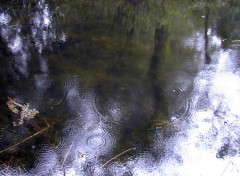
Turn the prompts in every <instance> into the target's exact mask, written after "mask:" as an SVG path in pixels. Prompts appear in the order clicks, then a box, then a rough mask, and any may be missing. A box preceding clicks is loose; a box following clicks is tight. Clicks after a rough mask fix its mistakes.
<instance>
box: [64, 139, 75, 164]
mask: <svg viewBox="0 0 240 176" xmlns="http://www.w3.org/2000/svg"><path fill="white" fill-rule="evenodd" d="M72 146H73V142H72V144H71V145H70V147H69V149H68V151H67V153H66V154H65V157H64V159H63V162H62V165H61V167H63V165H64V163H65V161H66V159H67V157H68V155H69V153H70V151H71V149H72Z"/></svg>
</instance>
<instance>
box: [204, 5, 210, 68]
mask: <svg viewBox="0 0 240 176" xmlns="http://www.w3.org/2000/svg"><path fill="white" fill-rule="evenodd" d="M208 22H209V7H206V15H205V23H204V40H205V48H204V49H205V63H206V64H210V63H211V57H210V56H209V53H208Z"/></svg>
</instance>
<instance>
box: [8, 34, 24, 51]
mask: <svg viewBox="0 0 240 176" xmlns="http://www.w3.org/2000/svg"><path fill="white" fill-rule="evenodd" d="M22 46H23V45H22V39H21V37H20V36H19V35H17V36H16V37H15V38H13V39H12V41H11V43H10V44H9V45H8V47H9V48H10V49H11V50H12V52H13V53H16V52H18V51H20V50H21V49H22Z"/></svg>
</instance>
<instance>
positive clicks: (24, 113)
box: [7, 97, 39, 126]
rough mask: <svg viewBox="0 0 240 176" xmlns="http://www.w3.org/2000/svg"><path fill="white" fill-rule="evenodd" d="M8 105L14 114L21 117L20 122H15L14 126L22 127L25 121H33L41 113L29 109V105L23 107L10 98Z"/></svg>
mask: <svg viewBox="0 0 240 176" xmlns="http://www.w3.org/2000/svg"><path fill="white" fill-rule="evenodd" d="M7 105H8V108H9V109H10V110H11V111H12V112H13V113H14V114H16V115H18V116H19V120H18V121H17V122H13V125H14V126H18V125H22V124H23V123H24V121H28V120H30V119H33V118H34V117H35V116H36V115H37V114H38V113H39V112H38V110H36V109H29V104H24V105H21V104H19V103H17V102H16V101H14V100H13V99H12V98H10V97H8V102H7Z"/></svg>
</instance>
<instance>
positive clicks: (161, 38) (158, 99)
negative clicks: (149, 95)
mask: <svg viewBox="0 0 240 176" xmlns="http://www.w3.org/2000/svg"><path fill="white" fill-rule="evenodd" d="M165 41H166V29H165V27H164V26H161V27H160V28H157V29H155V37H154V50H153V55H152V57H151V60H150V67H149V71H148V79H149V83H150V89H151V90H152V92H153V104H154V105H153V106H154V112H153V115H152V117H151V118H152V119H154V118H158V117H166V116H168V108H167V103H166V100H165V98H164V92H163V87H162V85H160V80H159V72H158V70H159V65H160V64H161V60H162V59H163V57H164V54H163V48H164V44H165Z"/></svg>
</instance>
